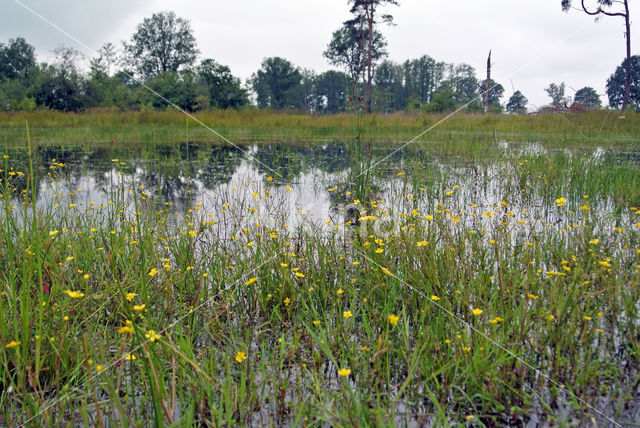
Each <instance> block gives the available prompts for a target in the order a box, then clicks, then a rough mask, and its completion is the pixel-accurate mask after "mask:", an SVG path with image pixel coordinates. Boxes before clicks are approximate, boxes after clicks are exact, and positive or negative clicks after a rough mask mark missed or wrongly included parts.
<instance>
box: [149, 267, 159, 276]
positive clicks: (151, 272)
mask: <svg viewBox="0 0 640 428" xmlns="http://www.w3.org/2000/svg"><path fill="white" fill-rule="evenodd" d="M157 274H158V269H156V268H153V269H151V270H150V271H149V276H155V275H157Z"/></svg>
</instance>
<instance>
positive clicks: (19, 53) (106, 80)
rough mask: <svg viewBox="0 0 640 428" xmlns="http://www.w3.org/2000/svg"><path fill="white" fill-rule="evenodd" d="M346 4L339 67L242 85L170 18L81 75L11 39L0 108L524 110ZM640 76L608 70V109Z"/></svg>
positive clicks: (360, 0)
mask: <svg viewBox="0 0 640 428" xmlns="http://www.w3.org/2000/svg"><path fill="white" fill-rule="evenodd" d="M349 3H350V4H351V7H352V8H351V13H352V14H353V19H351V20H348V21H346V22H345V23H343V25H342V27H341V28H339V29H338V30H336V31H335V32H334V33H333V35H332V38H331V40H330V41H329V43H328V45H327V48H326V50H325V51H324V53H323V55H324V57H325V58H326V59H327V60H328V62H329V63H330V64H332V65H334V66H336V67H339V68H340V69H341V70H330V71H326V72H323V73H316V72H315V71H313V70H309V69H306V68H301V67H298V66H296V65H294V64H293V63H291V62H290V61H289V60H287V59H285V58H281V57H269V58H264V60H263V61H262V64H261V67H260V69H259V70H257V71H256V72H255V73H253V74H252V75H251V77H250V78H249V79H247V80H246V81H244V82H243V81H242V80H241V79H240V78H238V77H236V76H234V75H233V74H232V73H231V70H230V69H229V67H227V66H225V65H222V64H219V63H218V62H216V61H215V60H214V59H212V58H203V59H201V60H198V56H199V53H200V52H199V50H198V48H197V42H196V40H195V37H194V36H193V31H192V29H191V26H190V23H189V21H188V20H186V19H184V18H181V17H178V16H176V15H175V13H173V12H159V13H156V14H153V15H152V16H151V17H149V18H145V19H144V20H143V22H141V23H140V24H139V25H138V26H137V28H136V31H135V33H134V34H133V35H132V37H131V38H130V39H129V40H127V41H123V42H122V45H121V46H120V47H118V46H116V45H114V44H113V43H106V44H104V45H103V46H102V47H101V48H100V50H99V51H98V52H97V54H96V55H95V56H94V57H93V58H90V60H89V66H88V69H87V67H84V68H83V67H81V66H80V63H81V61H83V59H84V58H83V57H82V55H81V54H80V53H79V52H78V51H77V50H75V49H73V48H70V47H65V46H61V47H59V48H57V49H56V50H55V51H54V60H53V61H52V62H51V63H44V62H42V63H38V62H37V61H36V54H35V48H34V47H33V46H32V45H30V44H29V43H28V42H27V41H26V40H25V39H24V38H22V37H16V38H15V39H9V40H8V41H7V42H6V43H0V110H4V111H20V110H37V109H51V110H59V111H74V112H77V111H82V110H87V109H91V108H98V107H103V108H117V109H121V110H125V111H126V110H154V109H165V108H168V107H169V106H170V105H172V104H173V105H176V106H179V107H180V108H182V109H184V110H186V111H190V112H195V111H200V110H210V109H229V108H232V109H239V108H256V107H257V108H261V109H272V110H274V111H285V110H288V111H304V112H308V113H310V114H335V113H340V112H345V111H351V110H353V109H362V110H364V111H375V112H382V113H391V112H395V111H403V110H417V109H419V110H425V111H430V112H443V111H453V110H455V109H459V108H463V109H464V110H466V111H471V112H474V111H482V110H483V105H482V104H483V99H484V100H486V101H485V105H488V109H489V111H492V112H495V113H500V112H508V113H525V112H527V99H526V97H525V96H524V95H523V94H522V93H521V92H520V91H515V92H514V93H513V95H511V97H510V98H509V99H508V100H506V101H503V97H504V93H505V90H504V87H503V86H502V85H501V84H499V83H497V82H495V81H493V80H492V79H489V82H487V79H486V78H485V79H483V80H481V79H478V77H477V76H476V70H475V69H474V68H473V67H472V66H470V65H468V64H450V63H445V62H442V61H438V60H436V59H434V58H432V57H430V56H428V55H424V56H422V57H420V58H415V59H410V60H406V61H404V62H402V63H397V62H394V61H391V60H389V59H387V57H388V53H387V50H386V47H387V43H386V40H385V38H384V36H383V35H382V34H381V32H380V31H379V25H378V24H380V23H391V22H392V20H393V18H392V16H391V15H384V14H381V13H379V12H378V10H377V7H378V6H380V5H382V4H384V3H388V4H390V5H397V2H395V1H393V0H349ZM566 4H568V3H567V2H563V8H564V7H565V5H566ZM567 7H568V6H567ZM600 10H602V9H600ZM639 74H640V56H631V57H629V58H626V59H625V60H624V62H623V63H622V64H621V65H620V66H618V67H617V68H616V70H615V71H614V73H613V74H612V75H611V77H610V78H609V79H608V81H607V96H608V99H609V105H610V106H611V107H612V108H620V107H623V106H625V105H628V106H629V107H631V108H633V109H635V110H640V90H639V88H640V85H639V84H640V75H639ZM487 83H488V84H487ZM627 83H629V84H627ZM487 89H488V90H487ZM546 91H547V93H548V94H549V97H550V98H551V103H550V104H549V105H548V106H546V107H545V108H544V110H545V111H567V110H585V109H598V108H601V107H602V105H601V101H600V97H599V95H598V94H597V93H596V91H595V90H594V89H593V88H591V87H585V88H582V89H580V90H578V91H577V92H576V93H575V95H574V97H573V98H570V97H567V96H566V95H565V84H564V82H563V83H559V84H556V83H551V84H550V85H549V87H548V88H546Z"/></svg>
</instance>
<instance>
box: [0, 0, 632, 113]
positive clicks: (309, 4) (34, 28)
mask: <svg viewBox="0 0 640 428" xmlns="http://www.w3.org/2000/svg"><path fill="white" fill-rule="evenodd" d="M18 1H19V2H21V3H23V4H24V5H27V6H28V7H30V8H32V9H33V10H34V11H36V12H37V13H39V14H40V15H42V16H43V17H45V18H47V19H48V20H50V21H51V22H53V23H55V24H56V25H57V26H59V27H60V28H62V29H63V30H65V31H66V32H68V33H70V34H72V35H73V36H75V37H76V38H77V39H78V40H80V41H82V43H84V44H85V45H87V46H89V47H90V48H92V49H94V50H97V49H99V48H100V47H101V46H102V45H103V44H104V43H105V42H112V43H114V44H116V45H118V46H121V43H120V42H121V41H122V40H126V39H129V38H130V37H131V35H132V34H133V33H134V31H135V28H136V25H137V24H139V23H140V22H141V21H142V19H143V18H145V17H148V16H151V14H153V13H155V12H159V11H163V10H173V11H175V12H176V14H177V15H178V16H181V17H183V18H186V19H188V20H189V21H190V22H191V25H192V28H193V30H194V35H195V37H196V40H197V42H198V48H199V49H200V52H201V54H200V58H213V59H215V60H216V61H217V62H219V63H221V64H225V65H227V66H229V67H230V68H231V72H232V73H233V74H234V75H236V76H238V77H240V78H242V79H243V80H244V79H246V78H247V77H249V76H250V75H251V74H252V73H253V72H255V71H256V70H258V69H259V68H260V63H261V62H262V59H263V58H265V57H270V56H281V57H284V58H286V59H288V60H289V61H291V62H293V63H294V64H295V65H297V66H300V67H304V68H309V69H313V70H315V71H317V72H322V71H325V70H328V69H330V68H332V67H330V66H329V64H328V63H327V61H326V60H325V59H324V57H323V56H322V52H323V51H324V50H325V48H326V46H327V43H328V42H329V40H330V39H331V34H332V32H333V31H335V30H336V29H338V28H339V27H340V26H341V24H342V22H343V21H344V20H346V19H347V18H348V17H349V14H348V9H349V7H348V5H347V1H346V0H234V1H227V0H224V1H223V0H191V1H182V2H176V1H169V0H146V1H137V0H126V1H125V0H109V1H100V2H92V1H88V0H57V1H52V0H0V5H1V8H0V42H6V41H7V40H8V39H9V38H15V37H17V36H22V37H24V38H25V39H26V40H27V42H29V43H31V44H32V45H34V46H35V47H36V54H37V55H38V60H40V61H44V60H47V59H50V58H51V51H52V50H53V49H54V48H55V47H57V46H59V45H61V44H65V45H67V46H73V47H76V48H78V49H79V50H80V51H82V53H83V54H84V55H85V56H86V57H87V58H91V57H92V56H94V55H95V52H91V51H87V50H86V49H85V48H83V47H82V46H80V45H78V44H77V43H76V42H74V41H73V40H71V39H69V38H68V37H66V36H65V35H64V34H63V33H61V32H60V31H59V30H57V29H55V28H53V27H52V26H51V25H49V24H47V23H46V22H44V21H43V20H42V19H41V18H39V17H37V16H35V15H34V14H33V13H31V12H30V11H28V10H27V9H25V8H24V7H23V6H21V4H20V3H19V2H18ZM594 1H595V0H594ZM399 2H400V6H389V7H385V9H384V11H385V12H388V13H391V14H392V15H394V17H395V24H396V26H394V27H383V28H382V32H383V34H384V35H385V36H386V38H387V40H388V51H389V59H391V60H393V61H396V62H402V61H404V60H406V59H413V58H417V57H420V56H422V55H425V54H426V55H430V56H431V57H433V58H435V59H436V60H439V61H446V62H453V63H456V64H458V63H463V62H464V63H467V64H470V65H472V66H473V67H475V68H476V70H477V76H478V78H479V79H482V78H484V74H485V73H486V71H485V66H486V58H487V54H488V51H489V49H492V50H493V56H492V60H493V61H492V62H493V74H492V78H493V79H494V80H496V81H497V82H499V83H501V84H502V85H503V86H504V87H505V97H504V98H503V100H502V101H503V103H505V102H506V101H507V99H508V97H509V96H510V95H511V94H512V93H513V89H512V88H515V89H516V90H520V91H522V92H523V93H524V95H525V96H526V97H527V98H528V99H529V101H530V106H529V107H530V108H535V107H536V106H540V105H543V104H547V103H549V101H550V99H549V98H548V96H547V94H546V93H545V92H544V88H546V87H547V86H548V85H549V83H551V82H556V83H560V82H563V81H564V82H566V84H567V95H573V93H574V90H577V89H580V88H582V87H584V86H592V87H593V88H595V89H596V90H597V91H598V93H599V94H601V95H602V101H603V104H605V105H606V104H607V98H606V95H605V84H606V80H607V78H608V77H609V76H610V75H611V73H612V72H613V71H614V70H615V67H616V66H617V65H619V64H620V63H621V62H622V60H623V59H624V56H625V44H624V37H623V33H624V20H623V19H622V18H610V17H603V18H602V19H600V21H599V22H595V21H594V19H593V18H592V17H589V16H587V15H585V14H584V13H581V12H579V11H570V12H569V13H563V12H562V10H561V7H560V0H536V1H525V0H481V1H480V0H445V1H442V0H399ZM575 3H576V4H578V3H579V0H575ZM632 6H633V5H632ZM633 12H634V11H633V10H631V13H632V15H631V16H632V17H633V16H634V15H633ZM631 34H632V49H633V52H634V53H635V52H637V50H636V49H634V47H635V46H636V43H637V42H638V41H639V39H638V37H639V36H638V35H637V31H635V27H632V29H631ZM571 88H573V89H571Z"/></svg>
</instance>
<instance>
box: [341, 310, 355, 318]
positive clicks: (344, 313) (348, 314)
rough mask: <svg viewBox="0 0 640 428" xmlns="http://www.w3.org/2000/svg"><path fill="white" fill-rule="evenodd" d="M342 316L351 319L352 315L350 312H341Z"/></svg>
mask: <svg viewBox="0 0 640 428" xmlns="http://www.w3.org/2000/svg"><path fill="white" fill-rule="evenodd" d="M342 316H343V317H344V318H351V317H352V316H353V314H352V313H351V311H344V312H342Z"/></svg>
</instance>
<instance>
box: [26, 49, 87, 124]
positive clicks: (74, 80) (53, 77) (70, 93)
mask: <svg viewBox="0 0 640 428" xmlns="http://www.w3.org/2000/svg"><path fill="white" fill-rule="evenodd" d="M54 54H55V57H56V60H55V63H54V64H53V65H46V64H43V66H42V68H41V71H40V72H39V73H38V77H37V80H36V82H35V84H34V86H35V87H36V89H35V99H36V102H37V103H38V104H39V105H44V106H47V107H49V108H50V109H53V110H61V111H79V110H82V109H84V108H86V107H91V106H92V105H93V104H92V103H91V102H90V101H91V100H90V99H89V98H88V97H87V92H86V89H87V85H86V80H85V79H84V77H83V76H82V74H81V73H80V71H79V70H78V67H77V65H76V62H77V60H78V59H79V58H80V57H81V55H80V52H78V50H76V49H74V48H70V47H66V46H60V47H58V48H56V49H55V50H54Z"/></svg>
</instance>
